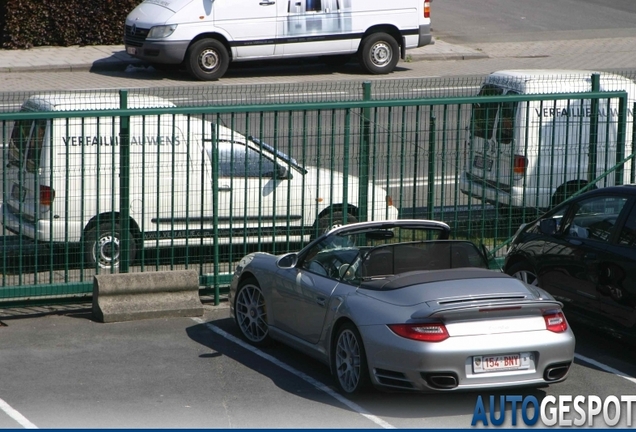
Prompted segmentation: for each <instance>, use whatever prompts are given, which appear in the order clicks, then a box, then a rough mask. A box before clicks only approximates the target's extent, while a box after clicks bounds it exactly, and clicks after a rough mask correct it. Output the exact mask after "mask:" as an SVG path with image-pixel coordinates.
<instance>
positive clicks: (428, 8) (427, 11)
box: [424, 1, 431, 18]
mask: <svg viewBox="0 0 636 432" xmlns="http://www.w3.org/2000/svg"><path fill="white" fill-rule="evenodd" d="M430 17H431V2H430V1H425V2H424V18H430Z"/></svg>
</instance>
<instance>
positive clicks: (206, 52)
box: [185, 39, 230, 81]
mask: <svg viewBox="0 0 636 432" xmlns="http://www.w3.org/2000/svg"><path fill="white" fill-rule="evenodd" d="M229 65H230V55H229V54H228V52H227V49H226V48H225V45H223V44H222V43H221V42H219V41H218V40H216V39H201V40H200V41H197V42H195V43H193V44H192V46H190V48H188V52H187V53H186V59H185V66H186V69H187V70H188V72H189V73H190V75H192V76H193V77H194V78H196V79H198V80H201V81H214V80H218V79H219V78H221V77H222V76H223V75H225V72H226V71H227V68H228V66H229Z"/></svg>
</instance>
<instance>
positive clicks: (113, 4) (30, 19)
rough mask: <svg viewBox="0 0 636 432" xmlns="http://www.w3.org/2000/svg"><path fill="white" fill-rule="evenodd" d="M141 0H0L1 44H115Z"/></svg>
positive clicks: (14, 45)
mask: <svg viewBox="0 0 636 432" xmlns="http://www.w3.org/2000/svg"><path fill="white" fill-rule="evenodd" d="M141 1H142V0H0V31H1V36H2V38H1V41H2V47H3V48H9V49H23V48H31V47H35V46H46V45H48V46H70V45H118V44H121V43H123V34H124V22H125V20H126V16H127V15H128V13H129V12H130V11H131V10H133V9H134V7H135V6H137V5H138V4H139V3H141Z"/></svg>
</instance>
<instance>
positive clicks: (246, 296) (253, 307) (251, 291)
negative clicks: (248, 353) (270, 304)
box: [234, 278, 272, 347]
mask: <svg viewBox="0 0 636 432" xmlns="http://www.w3.org/2000/svg"><path fill="white" fill-rule="evenodd" d="M234 318H235V320H236V325H238V328H239V330H240V331H241V335H242V336H243V338H244V339H245V340H246V341H248V342H249V343H250V344H252V345H255V346H261V347H262V346H267V345H269V344H270V343H271V341H272V340H271V338H270V336H269V325H268V324H267V304H266V303H265V296H264V295H263V291H262V290H261V287H260V285H259V284H258V281H257V280H256V279H253V278H249V279H245V280H244V281H242V282H241V283H240V285H239V287H238V289H237V291H236V300H235V301H234Z"/></svg>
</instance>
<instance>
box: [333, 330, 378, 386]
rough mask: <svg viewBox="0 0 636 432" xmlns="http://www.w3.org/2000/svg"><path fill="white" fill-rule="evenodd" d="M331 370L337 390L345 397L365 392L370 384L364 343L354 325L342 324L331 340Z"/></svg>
mask: <svg viewBox="0 0 636 432" xmlns="http://www.w3.org/2000/svg"><path fill="white" fill-rule="evenodd" d="M331 370H332V373H333V377H334V379H335V381H336V386H337V387H338V389H339V390H340V391H341V392H342V393H344V394H347V395H353V394H356V393H360V392H362V391H363V390H366V389H367V388H368V387H369V384H370V382H371V380H370V378H369V365H368V363H367V354H366V351H365V349H364V343H363V342H362V337H361V336H360V332H359V331H358V329H357V328H356V326H355V325H353V324H352V323H350V322H348V323H345V324H343V325H342V326H341V327H340V328H339V329H338V333H337V334H336V337H335V338H334V340H333V347H332V349H331Z"/></svg>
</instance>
